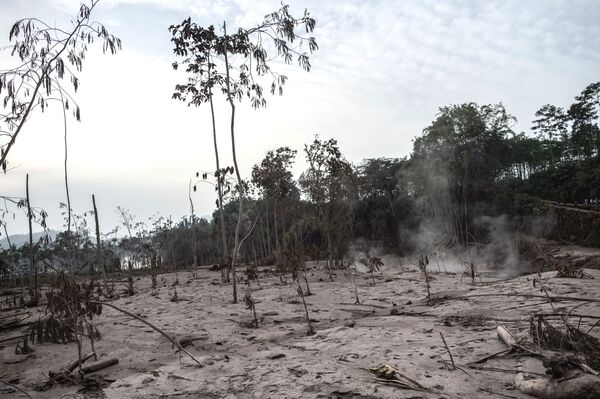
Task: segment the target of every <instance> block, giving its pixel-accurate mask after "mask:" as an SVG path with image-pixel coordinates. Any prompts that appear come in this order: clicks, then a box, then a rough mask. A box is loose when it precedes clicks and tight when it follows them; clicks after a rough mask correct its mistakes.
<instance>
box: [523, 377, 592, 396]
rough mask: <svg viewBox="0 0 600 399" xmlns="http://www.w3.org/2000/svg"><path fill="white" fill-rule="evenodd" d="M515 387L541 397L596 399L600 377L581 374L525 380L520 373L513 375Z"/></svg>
mask: <svg viewBox="0 0 600 399" xmlns="http://www.w3.org/2000/svg"><path fill="white" fill-rule="evenodd" d="M515 388H517V389H518V390H519V391H521V392H523V393H525V394H527V395H531V396H535V397H536V398H541V399H565V398H569V399H596V398H600V377H597V376H593V375H590V374H581V375H579V376H576V377H574V378H569V379H563V380H551V379H546V378H536V379H533V380H526V379H525V377H524V376H523V374H522V373H519V374H517V376H516V377H515Z"/></svg>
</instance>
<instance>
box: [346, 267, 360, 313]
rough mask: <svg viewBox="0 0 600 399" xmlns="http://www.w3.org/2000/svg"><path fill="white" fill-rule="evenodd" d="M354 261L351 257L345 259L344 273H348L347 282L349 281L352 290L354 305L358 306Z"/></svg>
mask: <svg viewBox="0 0 600 399" xmlns="http://www.w3.org/2000/svg"><path fill="white" fill-rule="evenodd" d="M355 261H356V259H355V258H354V257H353V256H351V255H348V256H347V257H346V262H345V263H346V272H347V273H348V280H350V283H351V284H352V288H353V289H354V303H356V304H360V298H359V297H358V285H357V284H356V279H355V278H354V270H355Z"/></svg>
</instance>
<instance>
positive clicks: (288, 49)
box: [169, 5, 318, 302]
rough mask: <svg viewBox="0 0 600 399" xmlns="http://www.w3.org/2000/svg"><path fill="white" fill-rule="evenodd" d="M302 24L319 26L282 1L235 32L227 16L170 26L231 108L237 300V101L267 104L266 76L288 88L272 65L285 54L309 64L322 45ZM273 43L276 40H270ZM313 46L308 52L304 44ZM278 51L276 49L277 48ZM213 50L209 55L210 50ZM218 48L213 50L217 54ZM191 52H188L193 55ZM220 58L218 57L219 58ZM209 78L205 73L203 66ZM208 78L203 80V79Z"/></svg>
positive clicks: (241, 187) (191, 89)
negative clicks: (218, 21) (218, 25)
mask: <svg viewBox="0 0 600 399" xmlns="http://www.w3.org/2000/svg"><path fill="white" fill-rule="evenodd" d="M299 27H304V29H305V31H306V33H310V32H312V31H313V30H314V27H315V20H314V19H313V18H311V17H310V14H309V13H308V11H305V12H304V15H303V16H302V17H300V18H295V17H293V16H292V15H291V14H290V13H289V6H287V5H282V7H281V8H280V9H279V10H277V11H275V12H273V13H271V14H268V15H266V16H265V19H264V20H263V21H262V22H261V23H260V24H258V25H257V26H256V27H254V28H249V29H245V28H239V29H238V30H237V31H236V32H235V33H233V34H228V33H227V25H226V23H225V22H223V34H222V35H218V34H215V29H214V27H213V26H210V27H209V28H208V29H205V28H203V27H200V26H198V25H197V24H195V23H193V22H191V19H190V18H188V19H186V20H184V21H183V22H182V23H181V24H179V25H174V26H171V27H170V28H169V30H170V31H171V34H172V35H173V43H174V45H175V48H174V52H175V54H176V55H178V56H181V57H186V59H188V60H189V62H187V71H188V72H191V73H192V74H196V75H200V77H199V80H198V81H199V82H202V81H205V82H207V83H206V85H207V87H210V88H212V86H213V85H214V84H215V83H218V84H219V86H220V88H221V91H222V92H223V94H224V95H225V97H226V100H227V102H228V103H229V106H230V109H231V117H230V137H231V154H232V158H233V166H234V169H235V174H236V178H237V192H238V195H239V200H238V207H239V210H238V222H237V225H236V228H235V235H234V246H233V254H232V259H231V270H232V275H233V301H234V302H237V286H236V278H235V263H236V260H237V259H236V258H237V254H238V252H239V246H240V227H241V224H242V220H243V210H244V207H243V205H244V197H245V194H246V190H245V183H244V182H243V180H242V176H241V172H240V168H239V165H238V162H237V151H236V143H235V138H236V135H235V115H236V105H235V101H236V100H237V101H241V100H242V99H243V98H244V97H247V98H248V99H249V101H250V103H251V105H252V107H254V108H260V107H265V106H266V104H267V102H266V99H265V98H264V96H263V92H264V89H263V85H262V81H263V79H264V78H267V77H270V78H272V81H271V94H275V92H278V93H279V94H280V95H281V94H282V93H283V85H284V84H285V82H286V80H287V77H286V76H285V75H282V74H279V73H277V72H276V71H274V70H272V69H271V66H270V64H271V62H272V61H274V60H275V59H277V58H282V59H283V61H284V62H285V63H291V62H292V60H293V58H294V56H295V57H296V59H297V61H298V64H299V65H300V66H301V67H302V69H304V70H306V71H309V70H310V66H311V65H310V58H309V53H313V52H314V51H316V50H317V49H318V46H317V43H316V40H315V38H314V37H310V36H303V35H301V34H299V33H298V32H297V30H298V28H299ZM269 43H270V44H271V45H269ZM303 45H304V46H307V47H308V49H307V50H308V53H307V52H306V51H305V50H303V49H302V46H303ZM273 51H274V52H275V54H273ZM206 54H210V56H206ZM212 54H214V55H212ZM188 57H189V58H188ZM217 61H218V63H217ZM208 70H210V71H211V72H212V74H208V76H209V78H206V79H204V78H203V77H202V76H201V75H203V73H204V72H202V71H206V73H208ZM203 79H204V80H203ZM195 83H196V82H189V84H188V85H185V86H184V87H183V92H184V93H188V94H190V95H191V96H192V97H193V96H194V95H196V94H197V93H200V92H201V91H202V84H201V85H200V90H199V89H198V87H197V85H196V84H195Z"/></svg>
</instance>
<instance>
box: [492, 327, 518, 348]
mask: <svg viewBox="0 0 600 399" xmlns="http://www.w3.org/2000/svg"><path fill="white" fill-rule="evenodd" d="M496 331H497V332H498V338H500V340H501V341H502V342H504V345H506V346H508V347H509V348H512V347H513V346H515V345H517V340H516V339H515V337H513V336H512V334H511V333H510V332H509V331H508V330H507V329H506V328H505V327H503V326H498V328H496Z"/></svg>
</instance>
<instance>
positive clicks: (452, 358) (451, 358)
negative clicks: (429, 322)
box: [440, 331, 456, 370]
mask: <svg viewBox="0 0 600 399" xmlns="http://www.w3.org/2000/svg"><path fill="white" fill-rule="evenodd" d="M440 337H442V341H444V346H445V347H446V351H447V352H448V355H449V356H450V362H452V370H456V365H455V364H454V357H452V352H450V348H449V347H448V344H447V343H446V338H444V334H442V332H441V331H440Z"/></svg>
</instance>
